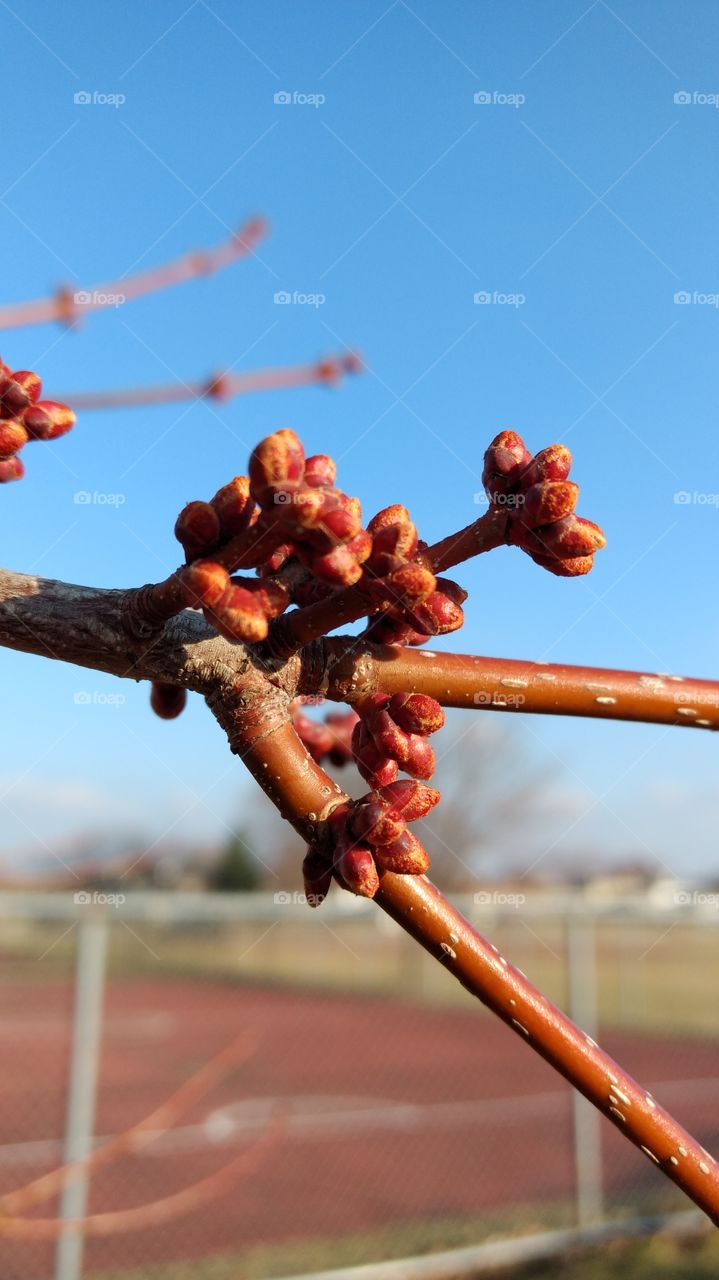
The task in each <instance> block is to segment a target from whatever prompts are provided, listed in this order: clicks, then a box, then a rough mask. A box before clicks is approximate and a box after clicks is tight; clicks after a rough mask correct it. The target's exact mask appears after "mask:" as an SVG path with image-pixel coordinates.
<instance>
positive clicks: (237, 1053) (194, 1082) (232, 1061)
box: [0, 1033, 257, 1218]
mask: <svg viewBox="0 0 719 1280" xmlns="http://www.w3.org/2000/svg"><path fill="white" fill-rule="evenodd" d="M256 1045H257V1042H256V1039H255V1037H253V1036H248V1035H247V1034H244V1033H243V1034H242V1035H239V1036H236V1037H235V1039H234V1040H232V1041H231V1042H230V1043H229V1044H228V1045H225V1047H224V1049H221V1050H220V1052H219V1053H218V1054H216V1055H215V1057H214V1058H211V1059H210V1061H209V1062H205V1063H204V1064H203V1065H202V1066H201V1067H200V1069H199V1071H196V1072H195V1074H194V1075H193V1076H190V1078H189V1079H188V1080H185V1081H184V1082H183V1083H182V1084H181V1085H180V1087H179V1089H176V1090H175V1092H174V1093H173V1094H171V1095H170V1097H169V1098H166V1099H165V1101H164V1102H162V1103H160V1106H159V1107H156V1108H155V1110H154V1111H152V1112H150V1114H149V1115H148V1116H145V1118H144V1120H140V1121H139V1122H138V1123H137V1124H135V1125H133V1126H132V1127H131V1128H130V1129H127V1130H125V1132H124V1133H119V1134H118V1135H117V1136H116V1137H114V1138H110V1140H109V1141H108V1142H106V1143H104V1144H103V1145H102V1146H101V1147H96V1148H95V1149H94V1150H93V1151H91V1152H89V1153H88V1155H86V1156H82V1157H81V1158H80V1159H79V1160H72V1161H70V1162H69V1163H68V1164H65V1165H61V1166H60V1167H59V1168H57V1169H52V1170H51V1171H50V1172H49V1173H45V1174H42V1175H41V1176H40V1177H39V1178H35V1179H34V1180H33V1181H32V1182H28V1183H26V1184H25V1186H24V1187H17V1188H16V1189H15V1190H14V1191H9V1192H8V1193H7V1194H6V1195H4V1196H0V1218H1V1217H2V1215H3V1214H9V1215H13V1214H21V1213H26V1212H27V1211H28V1209H30V1208H32V1206H33V1205H36V1204H41V1203H42V1201H43V1200H47V1199H49V1197H50V1196H51V1195H54V1194H55V1192H57V1191H59V1190H60V1189H61V1187H63V1186H64V1185H65V1183H66V1182H69V1181H71V1179H72V1178H73V1177H74V1176H75V1175H76V1174H78V1173H80V1172H85V1171H87V1170H89V1169H97V1168H98V1167H100V1166H104V1165H108V1164H110V1163H112V1162H113V1161H114V1160H118V1159H119V1158H120V1157H121V1156H126V1155H132V1154H134V1153H135V1152H136V1151H138V1150H140V1149H141V1148H142V1147H146V1146H149V1144H150V1143H152V1142H157V1141H158V1139H159V1138H161V1137H162V1136H163V1134H165V1133H166V1132H167V1131H168V1129H171V1128H172V1127H173V1125H175V1124H176V1123H177V1120H178V1119H179V1117H180V1115H182V1113H183V1112H185V1111H187V1110H188V1108H189V1107H191V1106H192V1104H193V1103H195V1102H197V1100H198V1099H199V1098H201V1097H202V1095H203V1094H205V1093H207V1092H208V1090H209V1089H211V1088H212V1087H213V1085H215V1084H217V1083H218V1081H220V1080H221V1079H222V1078H223V1077H224V1076H226V1075H227V1073H228V1072H229V1071H231V1070H232V1069H233V1068H234V1067H237V1066H239V1065H240V1064H241V1063H242V1062H245V1061H246V1060H247V1058H248V1057H249V1056H250V1055H251V1054H252V1053H253V1052H254V1050H255V1048H256Z"/></svg>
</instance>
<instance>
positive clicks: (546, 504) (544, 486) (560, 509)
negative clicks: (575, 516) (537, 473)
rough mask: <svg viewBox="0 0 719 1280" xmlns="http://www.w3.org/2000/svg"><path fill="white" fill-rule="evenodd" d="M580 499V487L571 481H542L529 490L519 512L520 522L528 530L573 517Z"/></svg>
mask: <svg viewBox="0 0 719 1280" xmlns="http://www.w3.org/2000/svg"><path fill="white" fill-rule="evenodd" d="M578 497H579V485H577V484H573V483H572V481H571V480H542V481H540V483H539V484H533V485H531V486H530V487H529V489H527V491H526V493H525V495H524V503H523V505H522V506H521V507H520V508H519V510H518V521H519V523H520V524H523V525H525V526H526V528H528V529H536V528H537V527H538V526H539V525H542V524H553V523H554V521H555V520H561V519H562V518H563V517H564V516H568V515H571V513H572V512H573V510H574V508H575V507H576V505H577V498H578Z"/></svg>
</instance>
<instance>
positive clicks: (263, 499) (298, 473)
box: [249, 428, 305, 507]
mask: <svg viewBox="0 0 719 1280" xmlns="http://www.w3.org/2000/svg"><path fill="white" fill-rule="evenodd" d="M304 469H305V454H304V449H303V448H302V445H301V443H300V441H299V440H298V438H297V436H296V435H295V433H294V431H290V430H288V429H287V428H283V430H282V431H275V432H274V434H273V435H271V436H266V437H265V439H264V440H261V441H260V443H259V444H258V445H257V448H256V449H254V450H253V452H252V455H251V457H250V466H249V471H250V488H251V491H252V496H253V498H254V499H255V501H256V502H259V504H260V506H261V507H272V506H273V505H274V504H275V497H276V496H281V495H282V494H283V493H284V492H289V493H292V492H293V491H294V490H296V489H297V488H298V486H299V485H300V483H301V481H302V477H303V475H304Z"/></svg>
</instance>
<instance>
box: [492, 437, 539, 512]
mask: <svg viewBox="0 0 719 1280" xmlns="http://www.w3.org/2000/svg"><path fill="white" fill-rule="evenodd" d="M531 461H532V455H531V453H530V452H529V450H528V449H527V447H526V445H525V443H524V441H523V439H522V437H521V436H519V435H517V432H516V431H500V433H499V435H497V436H495V437H494V440H493V441H492V443H491V444H490V446H489V448H488V449H487V452H486V453H485V455H484V470H483V472H482V484H483V485H484V488H485V491H486V494H487V497H488V498H489V500H490V502H492V501H493V500H494V498H495V496H496V495H497V494H507V493H511V492H512V490H513V489H514V488H515V486H516V485H517V484H518V482H519V478H520V476H521V474H522V471H523V469H524V468H525V467H526V466H527V465H528V464H529V463H530V462H531Z"/></svg>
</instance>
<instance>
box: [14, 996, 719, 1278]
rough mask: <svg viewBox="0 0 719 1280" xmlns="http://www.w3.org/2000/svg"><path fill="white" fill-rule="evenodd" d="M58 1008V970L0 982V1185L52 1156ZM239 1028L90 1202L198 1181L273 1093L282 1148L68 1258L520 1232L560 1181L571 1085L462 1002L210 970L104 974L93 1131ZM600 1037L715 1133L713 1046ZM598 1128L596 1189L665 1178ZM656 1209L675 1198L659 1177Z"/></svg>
mask: <svg viewBox="0 0 719 1280" xmlns="http://www.w3.org/2000/svg"><path fill="white" fill-rule="evenodd" d="M71 1002H72V991H71V988H70V987H69V986H67V985H65V984H63V983H58V984H47V985H44V986H37V985H34V984H33V985H31V986H27V987H23V986H12V987H10V986H9V987H0V1017H2V1022H3V1025H4V1029H5V1047H4V1049H3V1053H2V1090H1V1096H0V1189H1V1190H7V1189H10V1188H11V1187H15V1186H19V1185H21V1184H22V1183H23V1182H25V1181H27V1180H29V1179H30V1178H31V1177H35V1176H37V1175H38V1174H39V1173H41V1172H44V1171H45V1170H47V1169H50V1168H53V1167H55V1166H56V1165H57V1164H58V1163H60V1158H61V1145H60V1141H59V1139H60V1135H61V1133H62V1125H63V1113H64V1088H65V1080H66V1075H67V1060H68V1051H69V1040H70V1022H69V1016H70V1012H71ZM241 1028H247V1029H249V1030H252V1031H253V1032H256V1033H257V1034H258V1036H259V1039H260V1047H259V1049H258V1051H257V1053H256V1054H255V1055H254V1057H253V1058H252V1059H251V1060H250V1061H248V1062H247V1063H245V1064H243V1065H242V1066H240V1067H239V1068H238V1069H237V1070H236V1071H235V1072H234V1074H233V1075H231V1076H230V1077H229V1078H228V1079H226V1080H225V1081H223V1082H222V1083H221V1084H220V1085H219V1086H217V1087H216V1088H215V1089H214V1090H213V1091H212V1092H211V1094H209V1095H208V1096H207V1097H206V1098H205V1099H204V1100H203V1101H202V1103H201V1104H200V1105H199V1106H198V1107H197V1108H196V1109H195V1112H194V1113H190V1114H189V1115H187V1116H186V1117H184V1118H183V1119H182V1120H181V1121H180V1124H179V1127H178V1130H177V1132H176V1133H174V1134H173V1135H172V1136H170V1135H168V1136H166V1137H165V1138H163V1139H161V1141H160V1142H159V1143H158V1144H157V1145H156V1146H154V1147H152V1148H150V1149H149V1150H147V1151H146V1152H145V1153H144V1154H142V1155H141V1156H136V1157H133V1158H132V1159H128V1160H124V1161H122V1162H121V1163H119V1164H117V1165H115V1166H112V1167H110V1168H108V1169H107V1170H105V1171H101V1172H99V1173H98V1175H97V1177H96V1178H95V1179H94V1181H93V1186H92V1191H91V1201H90V1207H91V1210H93V1211H98V1210H108V1209H119V1208H124V1207H128V1206H131V1205H137V1204H143V1203H147V1202H148V1201H150V1200H154V1199H159V1198H162V1197H164V1196H167V1195H169V1194H171V1193H172V1192H173V1191H177V1190H179V1189H180V1188H181V1187H183V1186H186V1185H188V1184H189V1183H191V1182H193V1181H196V1180H197V1179H199V1178H201V1177H204V1176H206V1175H208V1174H209V1173H211V1172H212V1171H213V1170H215V1169H217V1168H218V1167H219V1166H220V1165H221V1164H223V1163H225V1162H226V1161H228V1160H229V1159H230V1158H231V1157H232V1156H233V1155H235V1154H236V1153H237V1152H238V1151H239V1150H240V1149H241V1146H242V1144H244V1143H247V1142H249V1141H251V1139H252V1137H253V1135H254V1134H256V1133H257V1131H258V1126H259V1125H261V1124H262V1122H263V1119H264V1118H265V1117H266V1116H267V1114H268V1113H269V1112H270V1111H271V1110H272V1107H273V1106H274V1105H276V1102H277V1101H278V1100H280V1101H284V1103H285V1106H286V1108H287V1114H288V1120H287V1130H286V1134H285V1136H284V1137H283V1139H282V1142H281V1145H280V1146H279V1147H278V1148H276V1149H275V1150H273V1151H272V1153H271V1154H270V1155H268V1157H267V1158H266V1159H265V1160H264V1161H263V1163H262V1165H261V1167H260V1169H259V1171H258V1172H256V1173H255V1174H254V1175H253V1176H252V1178H251V1179H249V1180H247V1181H246V1182H241V1183H239V1184H238V1186H237V1187H234V1188H233V1189H231V1190H230V1191H229V1193H227V1194H225V1195H224V1196H222V1197H221V1198H220V1199H218V1200H216V1201H214V1202H213V1203H212V1204H211V1205H209V1206H205V1207H204V1208H200V1209H198V1210H197V1211H196V1212H194V1213H190V1214H185V1215H183V1216H181V1217H180V1218H178V1219H177V1220H175V1221H172V1222H169V1223H166V1224H164V1225H163V1226H161V1227H159V1228H155V1229H153V1230H147V1229H145V1230H140V1231H133V1232H131V1233H127V1234H124V1235H122V1236H116V1237H110V1238H108V1239H104V1240H97V1241H91V1242H89V1243H88V1245H87V1250H86V1272H85V1274H87V1275H92V1274H94V1273H97V1272H103V1271H113V1272H116V1271H121V1270H123V1269H125V1268H127V1269H128V1270H131V1269H132V1268H138V1269H140V1268H142V1266H143V1265H145V1264H148V1265H149V1264H153V1263H163V1262H164V1263H171V1262H173V1261H179V1260H191V1259H200V1258H206V1257H212V1256H217V1255H220V1256H221V1255H223V1254H227V1253H230V1254H233V1253H239V1252H241V1251H242V1250H244V1249H245V1248H247V1247H251V1246H253V1245H261V1244H278V1243H287V1244H291V1243H296V1244H297V1248H298V1269H301V1266H302V1263H301V1261H300V1259H301V1247H302V1242H303V1241H304V1242H307V1241H310V1240H313V1239H317V1238H323V1237H327V1236H343V1235H348V1234H353V1233H358V1232H359V1233H361V1232H362V1231H364V1230H368V1231H369V1230H375V1229H377V1228H382V1227H388V1226H391V1225H392V1224H398V1223H403V1224H408V1223H409V1224H411V1223H413V1222H417V1223H419V1222H422V1221H426V1220H427V1219H428V1218H432V1219H450V1218H452V1219H460V1218H463V1217H476V1216H480V1215H482V1214H483V1213H485V1212H486V1213H491V1212H496V1211H502V1212H506V1211H509V1212H511V1211H512V1209H513V1208H515V1207H517V1206H518V1207H519V1208H518V1209H517V1212H516V1219H515V1221H516V1224H517V1225H522V1226H529V1225H531V1224H532V1223H533V1222H536V1221H537V1215H536V1214H535V1216H534V1217H533V1216H532V1210H533V1209H536V1210H537V1211H539V1209H540V1208H541V1206H546V1205H548V1204H551V1203H552V1202H561V1201H566V1200H567V1199H568V1198H569V1197H571V1193H572V1181H573V1157H572V1136H571V1105H570V1090H569V1088H568V1087H567V1086H566V1085H565V1084H564V1082H563V1081H562V1080H560V1079H559V1078H558V1077H557V1076H556V1074H555V1073H554V1072H553V1071H552V1070H551V1069H550V1068H549V1067H548V1066H547V1065H546V1064H545V1063H544V1062H542V1061H541V1060H540V1059H539V1058H537V1057H536V1055H535V1054H533V1053H531V1052H530V1051H529V1050H528V1049H527V1047H526V1046H525V1045H524V1044H522V1043H521V1042H519V1041H518V1040H517V1038H516V1037H515V1036H513V1035H512V1034H511V1032H509V1031H508V1030H507V1028H505V1027H504V1026H503V1025H502V1024H500V1023H499V1022H498V1021H496V1020H495V1019H493V1018H491V1017H490V1016H489V1015H487V1014H484V1013H483V1012H481V1013H478V1012H477V1010H476V1009H475V1008H467V1009H438V1008H433V1007H431V1006H426V1005H414V1004H406V1003H398V1002H397V1001H394V1000H389V999H379V998H373V997H372V998H370V997H366V996H352V995H347V994H341V995H339V994H338V995H332V994H329V995H328V994H321V995H313V994H310V993H307V992H305V991H293V990H287V989H281V988H257V987H249V986H241V985H235V984H232V983H229V982H225V983H220V982H217V981H215V980H209V981H189V980H176V981H174V980H169V981H151V980H147V979H144V978H143V979H142V980H137V981H122V982H116V981H113V982H112V983H110V985H109V986H108V990H107V999H106V1007H105V1039H104V1048H103V1058H102V1070H101V1089H100V1099H99V1108H98V1122H97V1132H98V1133H99V1134H102V1135H109V1134H112V1133H117V1132H119V1131H121V1130H123V1129H125V1128H127V1127H129V1126H130V1125H131V1124H133V1123H136V1122H137V1121H138V1120H140V1119H142V1117H143V1116H144V1115H146V1114H147V1113H148V1112H150V1111H151V1110H152V1109H153V1108H154V1107H156V1106H157V1105H158V1104H159V1103H160V1102H161V1101H162V1100H163V1099H164V1098H165V1097H166V1096H167V1095H168V1094H169V1093H170V1092H172V1091H173V1090H174V1089H176V1088H177V1086H178V1085H179V1084H180V1083H181V1082H182V1081H183V1080H184V1079H186V1078H187V1077H188V1076H189V1075H191V1074H192V1073H193V1072H194V1071H196V1070H197V1068H198V1067H199V1066H200V1065H201V1064H202V1063H203V1062H204V1061H206V1060H207V1059H208V1058H210V1057H211V1056H213V1055H214V1054H215V1053H217V1052H218V1051H219V1050H220V1049H221V1048H222V1047H223V1045H225V1044H226V1043H227V1042H228V1041H229V1040H230V1039H231V1038H232V1037H233V1036H234V1035H236V1034H237V1031H238V1030H240V1029H241ZM602 1043H603V1044H604V1045H605V1047H606V1048H607V1049H608V1050H609V1052H610V1053H612V1054H613V1055H614V1056H615V1057H617V1058H618V1059H619V1060H620V1061H621V1062H622V1064H623V1065H624V1066H626V1067H627V1068H628V1069H629V1070H630V1071H631V1072H632V1074H634V1075H635V1076H637V1077H638V1078H639V1079H640V1080H641V1081H642V1082H643V1083H644V1084H646V1085H647V1086H648V1087H649V1088H651V1090H652V1092H653V1093H654V1094H655V1096H656V1097H657V1099H658V1100H659V1101H661V1102H662V1103H664V1104H665V1105H667V1106H668V1107H670V1109H672V1110H673V1111H674V1112H675V1113H676V1115H677V1117H678V1119H679V1120H680V1121H681V1122H682V1123H683V1124H685V1125H686V1126H687V1127H688V1128H689V1129H690V1130H691V1131H692V1132H694V1133H695V1134H696V1135H697V1136H698V1137H699V1139H700V1140H701V1141H702V1142H703V1143H704V1144H705V1145H706V1146H707V1147H708V1148H709V1149H712V1148H714V1149H716V1147H717V1145H719V1142H718V1139H719V1111H718V1109H717V1102H718V1101H719V1048H718V1047H717V1046H716V1045H715V1044H711V1043H706V1042H703V1041H699V1040H686V1039H685V1040H675V1039H672V1038H671V1037H668V1036H638V1035H634V1034H629V1033H626V1032H621V1033H608V1034H607V1035H606V1036H603V1037H602ZM604 1142H605V1164H606V1185H607V1189H608V1194H609V1195H610V1196H611V1197H612V1198H614V1199H620V1200H623V1201H624V1202H625V1203H629V1204H631V1202H632V1200H633V1199H635V1198H639V1197H641V1196H644V1195H645V1194H651V1193H652V1192H653V1191H656V1190H658V1189H660V1188H661V1187H663V1185H664V1180H663V1179H662V1177H661V1175H660V1174H659V1172H658V1171H657V1170H655V1169H654V1168H653V1167H652V1166H651V1165H650V1163H649V1162H648V1161H647V1160H645V1159H643V1158H642V1157H641V1156H640V1155H639V1154H638V1153H636V1152H635V1151H634V1150H633V1149H632V1148H630V1147H629V1146H628V1144H626V1143H623V1142H622V1141H621V1138H620V1137H619V1135H617V1134H615V1133H614V1131H613V1130H611V1129H610V1127H609V1126H607V1125H606V1124H605V1125H604ZM670 1194H674V1193H673V1192H671V1193H670ZM674 1203H675V1204H676V1205H677V1207H681V1206H682V1205H683V1202H682V1200H681V1197H680V1196H679V1194H678V1193H676V1199H675V1200H674ZM55 1208H56V1205H55V1203H54V1202H51V1203H50V1204H49V1205H48V1206H46V1207H44V1208H43V1210H42V1213H43V1216H50V1215H51V1214H52V1213H54V1212H55ZM448 1243H450V1244H451V1243H452V1241H448ZM52 1259H53V1246H52V1245H50V1244H48V1243H46V1242H43V1243H30V1242H11V1241H8V1240H5V1241H3V1240H1V1239H0V1277H1V1280H48V1277H49V1276H51V1275H52ZM364 1260H365V1259H363V1258H362V1257H361V1256H360V1255H359V1254H358V1256H357V1257H356V1259H355V1261H356V1262H358V1263H359V1262H361V1261H364Z"/></svg>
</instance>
